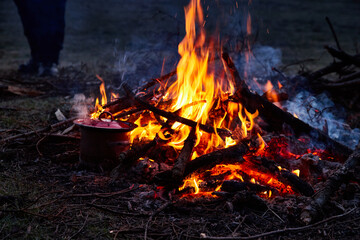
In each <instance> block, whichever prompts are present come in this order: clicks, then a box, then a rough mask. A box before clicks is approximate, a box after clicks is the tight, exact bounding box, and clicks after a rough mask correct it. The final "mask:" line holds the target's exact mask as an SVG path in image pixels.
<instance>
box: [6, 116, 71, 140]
mask: <svg viewBox="0 0 360 240" xmlns="http://www.w3.org/2000/svg"><path fill="white" fill-rule="evenodd" d="M74 120H76V117H73V118H69V119H66V120H64V121H61V122H58V123H55V124H52V125H50V126H47V127H44V128H41V129H38V130H34V131H30V132H26V133H21V134H17V135H15V136H11V137H8V138H5V139H2V140H1V141H0V143H1V144H4V143H7V142H9V141H13V140H16V139H18V138H23V137H29V136H31V135H34V134H39V133H43V132H46V131H50V130H55V129H58V128H60V127H61V126H63V125H66V124H68V123H71V122H73V121H74Z"/></svg>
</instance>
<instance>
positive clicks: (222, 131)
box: [123, 84, 231, 137]
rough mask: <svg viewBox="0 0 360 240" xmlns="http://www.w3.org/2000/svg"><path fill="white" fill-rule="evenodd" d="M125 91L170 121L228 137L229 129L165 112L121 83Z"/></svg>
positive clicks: (142, 104) (229, 134)
mask: <svg viewBox="0 0 360 240" xmlns="http://www.w3.org/2000/svg"><path fill="white" fill-rule="evenodd" d="M123 87H124V89H125V91H126V92H127V94H128V95H129V96H130V97H131V98H133V99H134V100H135V101H136V102H137V103H139V104H140V105H141V106H143V107H145V108H146V109H148V110H150V111H152V112H153V113H155V114H158V115H160V116H162V117H165V118H167V119H169V120H172V121H176V122H180V123H182V124H185V125H188V126H190V127H193V128H196V126H197V125H199V129H200V130H202V131H204V132H207V133H218V134H219V135H220V136H222V137H229V136H231V132H230V131H229V130H226V129H222V128H216V129H215V128H214V127H211V126H208V125H204V124H201V123H197V122H195V121H192V120H190V119H186V118H183V117H180V116H177V115H176V114H174V113H171V112H167V111H164V110H161V109H159V108H157V107H155V106H153V105H151V104H149V103H147V102H145V101H143V100H142V99H140V98H138V97H135V95H134V94H133V93H132V92H131V90H130V88H129V87H128V86H127V84H124V85H123Z"/></svg>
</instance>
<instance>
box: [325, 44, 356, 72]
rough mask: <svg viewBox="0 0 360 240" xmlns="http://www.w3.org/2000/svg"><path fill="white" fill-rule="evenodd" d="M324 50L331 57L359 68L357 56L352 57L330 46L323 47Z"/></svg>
mask: <svg viewBox="0 0 360 240" xmlns="http://www.w3.org/2000/svg"><path fill="white" fill-rule="evenodd" d="M325 49H326V50H327V51H328V52H329V53H330V54H331V56H333V57H335V58H338V59H340V60H342V61H344V62H347V63H351V64H354V65H355V66H357V67H360V59H359V58H358V57H357V56H352V55H350V54H348V53H346V52H344V51H342V50H337V49H335V48H333V47H330V46H325Z"/></svg>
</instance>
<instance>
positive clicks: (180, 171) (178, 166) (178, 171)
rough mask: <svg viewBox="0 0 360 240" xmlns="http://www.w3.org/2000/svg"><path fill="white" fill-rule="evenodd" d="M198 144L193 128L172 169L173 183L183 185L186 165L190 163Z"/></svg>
mask: <svg viewBox="0 0 360 240" xmlns="http://www.w3.org/2000/svg"><path fill="white" fill-rule="evenodd" d="M195 142H196V128H192V129H191V131H190V134H189V136H188V137H187V138H186V140H185V142H184V147H183V149H182V150H181V152H180V154H179V157H178V158H177V159H176V161H175V164H174V167H173V169H172V181H173V182H174V183H175V184H176V183H181V181H182V180H183V176H184V172H185V167H186V164H187V163H188V162H189V161H190V158H191V153H192V150H193V148H194V145H195Z"/></svg>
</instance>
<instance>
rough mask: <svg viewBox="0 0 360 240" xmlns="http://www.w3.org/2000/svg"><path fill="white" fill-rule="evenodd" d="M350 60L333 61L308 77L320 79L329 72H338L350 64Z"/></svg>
mask: <svg viewBox="0 0 360 240" xmlns="http://www.w3.org/2000/svg"><path fill="white" fill-rule="evenodd" d="M349 65H350V64H349V63H348V62H333V63H331V64H330V65H329V66H326V67H324V68H321V69H319V70H317V71H315V72H313V73H311V74H310V75H309V76H308V78H309V79H311V80H315V79H318V78H320V77H322V76H325V75H327V74H329V73H333V72H338V71H340V70H341V69H343V68H344V67H346V66H349Z"/></svg>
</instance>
